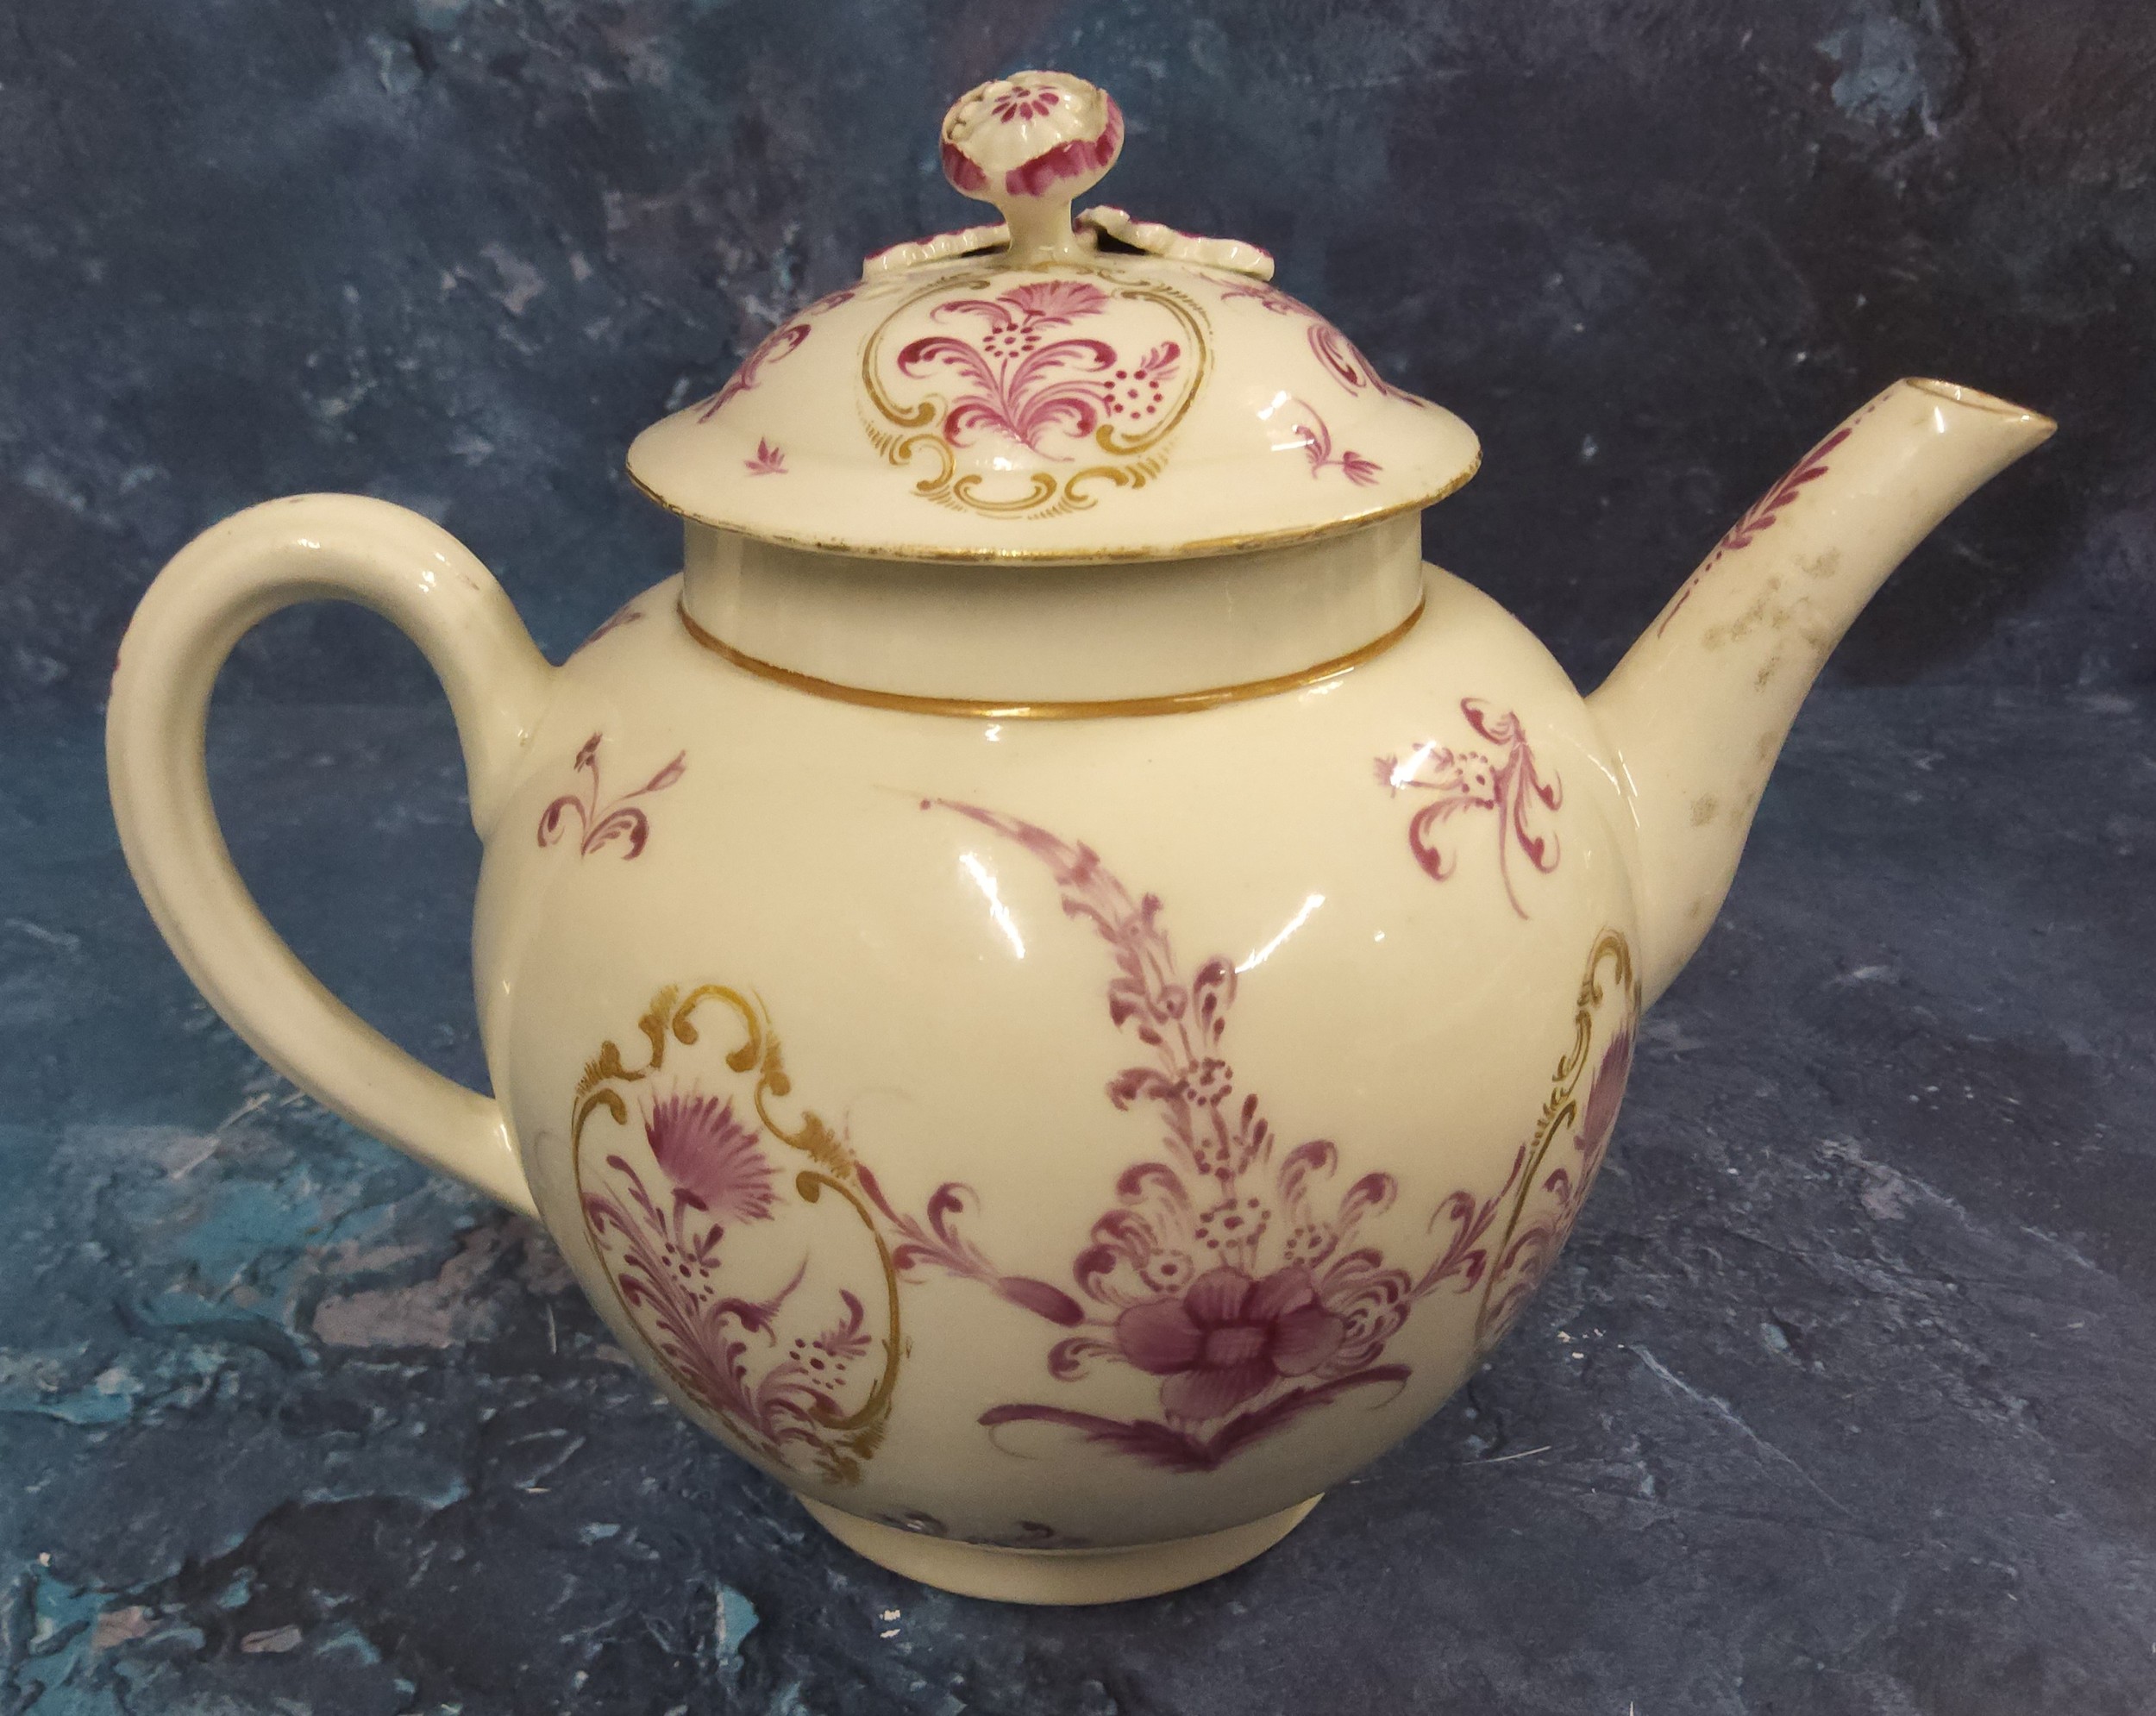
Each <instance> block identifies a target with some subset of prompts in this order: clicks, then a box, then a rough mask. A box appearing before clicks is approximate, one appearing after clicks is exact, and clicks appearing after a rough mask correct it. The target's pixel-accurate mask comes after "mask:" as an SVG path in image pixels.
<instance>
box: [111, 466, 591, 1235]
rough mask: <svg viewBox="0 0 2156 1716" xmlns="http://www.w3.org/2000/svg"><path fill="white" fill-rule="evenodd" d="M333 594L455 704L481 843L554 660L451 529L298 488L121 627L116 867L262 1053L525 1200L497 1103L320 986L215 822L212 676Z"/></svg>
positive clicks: (380, 504) (387, 1136)
mask: <svg viewBox="0 0 2156 1716" xmlns="http://www.w3.org/2000/svg"><path fill="white" fill-rule="evenodd" d="M325 597H337V598H343V599H345V600H348V601H353V602H358V603H360V604H362V605H364V606H366V607H369V608H372V609H373V610H374V611H376V612H377V613H379V614H381V615H383V616H384V617H385V618H387V619H389V620H391V621H392V622H393V623H395V624H396V625H398V626H399V627H401V628H402V629H404V631H405V632H406V633H407V634H409V635H410V636H411V638H412V640H413V641H414V642H416V643H417V644H418V645H419V647H420V648H421V649H422V650H423V651H425V653H426V656H427V660H428V661H429V662H430V663H432V664H433V667H434V670H435V672H436V673H438V674H439V675H440V676H441V678H442V686H443V687H444V688H445V689H446V690H447V691H448V693H449V705H450V707H451V708H452V709H453V710H454V711H455V714H456V723H457V735H458V736H459V738H460V739H461V741H462V742H463V747H464V761H465V768H466V771H467V773H468V775H469V776H470V782H471V799H472V820H473V824H475V825H476V826H477V827H478V829H479V833H480V835H481V836H482V837H484V836H485V835H486V832H487V830H489V829H490V828H491V827H492V824H493V820H494V817H495V816H496V814H497V812H498V809H499V807H500V805H501V802H502V799H503V798H504V796H505V794H506V792H507V791H508V789H509V787H510V786H511V779H512V773H513V770H514V767H515V764H516V761H517V757H518V756H519V755H520V754H521V753H522V752H523V748H524V745H525V742H527V740H528V739H529V738H530V735H531V732H532V730H533V728H534V727H535V726H536V724H537V722H538V719H539V716H540V713H541V711H542V710H543V709H544V708H545V706H546V702H547V698H548V692H549V690H550V681H551V680H552V677H553V673H554V669H553V668H551V667H548V665H547V661H546V659H545V657H543V656H542V655H541V654H539V651H538V649H537V648H536V647H535V646H534V645H533V643H532V642H531V639H530V636H528V635H527V634H526V633H525V631H524V628H523V623H521V622H520V621H519V620H518V619H517V614H516V611H515V610H514V609H513V608H511V606H510V604H509V598H507V597H506V596H505V595H504V594H503V593H502V590H501V586H499V585H498V584H496V583H495V581H494V579H493V578H492V576H491V575H490V574H489V573H488V572H487V570H486V567H483V566H481V565H480V564H479V561H477V560H476V559H474V558H473V555H472V554H471V552H470V550H468V549H467V548H465V547H464V545H463V544H462V543H461V542H458V541H457V540H456V538H455V537H454V536H452V535H449V534H448V531H446V530H443V529H441V528H440V527H439V526H437V525H436V524H434V523H430V522H429V520H427V519H425V518H423V517H420V516H419V515H418V514H417V513H416V512H408V511H406V510H404V508H403V507H400V506H392V505H391V504H389V503H387V502H386V501H379V500H369V499H367V498H364V497H362V496H359V495H298V496H294V497H293V498H291V499H288V500H274V501H269V502H266V503H265V504H262V505H260V506H255V507H250V508H249V509H248V510H246V511H245V512H241V513H238V514H235V516H234V517H230V518H228V519H227V520H225V522H224V523H222V524H219V525H217V526H216V527H215V528H214V529H210V530H207V531H204V533H203V534H202V535H200V536H197V538H196V539H195V540H194V541H193V542H190V543H189V544H188V545H187V546H186V547H185V548H183V549H181V550H180V552H179V554H177V555H175V556H174V557H173V559H172V563H171V564H170V565H168V566H167V567H166V568H165V570H164V571H163V572H161V573H159V574H158V576H157V579H156V581H155V582H154V583H153V584H152V585H151V586H150V588H149V592H148V593H147V595H146V596H144V597H143V598H142V605H141V607H140V608H139V609H137V610H136V611H135V619H134V621H133V623H131V624H130V625H129V626H128V632H127V636H126V638H125V639H124V641H123V642H122V644H121V648H120V665H119V669H118V671H117V672H116V673H115V674H114V676H113V681H112V704H111V708H110V712H109V714H108V716H107V717H106V723H105V761H106V767H107V769H108V771H109V773H110V780H111V786H112V806H113V811H114V812H115V814H116V817H117V818H118V821H119V825H120V843H121V846H122V849H123V850H124V851H125V852H126V854H127V860H128V868H129V869H130V870H131V871H132V872H133V873H134V875H135V885H136V886H138V887H140V888H141V890H142V898H143V899H145V900H146V901H147V902H148V904H149V908H150V915H151V916H152V917H154V918H155V919H156V920H157V927H158V928H159V929H160V930H162V931H163V932H164V936H165V939H166V941H167V942H168V943H171V945H172V951H173V953H175V954H176V955H179V962H180V964H181V965H182V966H184V967H185V968H186V971H187V974H188V976H190V977H191V978H192V979H193V980H194V981H195V984H196V986H197V987H198V988H199V989H200V990H201V991H202V993H203V994H204V997H205V998H206V999H208V1000H209V1002H210V1005H211V1006H213V1007H215V1008H216V1010H217V1011H218V1012H219V1013H221V1014H222V1015H223V1017H224V1019H225V1021H226V1023H228V1024H230V1025H231V1027H232V1028H233V1030H235V1031H237V1032H238V1033H239V1034H240V1036H241V1037H243V1038H245V1039H246V1041H247V1043H248V1046H249V1047H250V1048H252V1049H254V1051H255V1052H256V1053H257V1054H259V1055H261V1056H262V1058H263V1059H264V1060H266V1061H267V1062H269V1063H270V1064H271V1065H272V1066H273V1067H275V1068H277V1069H278V1071H279V1072H280V1073H282V1074H285V1076H286V1077H287V1078H289V1079H291V1080H292V1082H293V1083H295V1084H297V1085H298V1086H299V1087H300V1088H301V1089H303V1090H304V1091H305V1092H307V1093H308V1094H309V1095H310V1096H312V1097H314V1098H315V1099H317V1101H319V1102H321V1103H322V1104H323V1105H324V1106H326V1107H328V1108H330V1109H333V1110H335V1112H337V1113H339V1114H341V1115H342V1116H343V1117H344V1118H346V1119H348V1120H349V1121H351V1122H352V1123H353V1124H354V1125H356V1126H360V1127H362V1128H364V1129H365V1130H367V1131H369V1132H372V1133H373V1134H374V1136H375V1137H379V1138H380V1139H382V1140H383V1141H384V1142H385V1143H391V1144H393V1145H395V1146H396V1147H397V1148H398V1149H401V1150H404V1151H405V1152H407V1153H408V1154H409V1155H414V1156H417V1158H418V1159H419V1160H420V1161H422V1162H426V1163H428V1164H429V1165H430V1166H432V1167H435V1168H440V1169H442V1171H443V1172H444V1173H447V1174H454V1175H455V1176H456V1178H458V1179H459V1180H461V1181H465V1182H466V1183H467V1185H471V1186H474V1187H478V1188H479V1190H480V1191H482V1192H485V1193H487V1194H488V1195H489V1196H491V1197H494V1198H497V1199H500V1200H501V1201H502V1202H503V1203H505V1204H507V1205H509V1206H511V1207H512V1208H514V1209H518V1210H522V1211H524V1212H527V1213H536V1212H535V1211H534V1209H533V1204H532V1197H531V1190H530V1187H529V1186H528V1185H527V1184H526V1183H525V1181H524V1174H523V1169H522V1168H521V1167H520V1166H519V1165H518V1163H517V1151H516V1146H515V1144H514V1143H513V1141H512V1140H511V1137H510V1133H509V1128H508V1124H507V1123H506V1121H505V1119H504V1118H503V1114H502V1111H501V1109H500V1107H499V1105H498V1104H496V1103H494V1102H493V1101H492V1100H490V1099H487V1098H486V1097H483V1096H481V1095H479V1093H477V1092H475V1091H470V1090H467V1089H466V1088H465V1087H463V1086H462V1085H460V1084H456V1083H454V1082H453V1081H451V1080H448V1079H445V1078H443V1077H442V1074H439V1073H437V1072H435V1071H433V1070H432V1069H431V1068H428V1067H425V1066H423V1065H422V1064H421V1063H420V1062H417V1061H416V1060H414V1059H413V1058H412V1057H411V1055H407V1054H406V1053H405V1052H404V1050H403V1049H399V1048H398V1047H397V1045H396V1044H395V1043H392V1042H390V1040H389V1039H388V1038H387V1037H385V1036H382V1034H381V1033H380V1032H379V1031H377V1030H374V1029H373V1026H371V1025H369V1024H366V1023H365V1022H364V1021H363V1020H361V1019H360V1018H359V1017H358V1016H357V1015H356V1014H354V1012H353V1011H351V1010H350V1009H349V1008H348V1007H347V1006H345V1005H344V1004H343V1003H342V1002H341V1001H339V1000H338V999H336V998H335V996H333V995H331V994H330V993H329V991H328V990H327V989H325V988H323V986H322V985H321V983H320V982H318V981H317V980H316V978H315V976H314V974H312V973H311V972H310V971H309V970H308V969H307V968H306V967H305V966H304V965H302V964H301V963H300V962H299V961H298V958H297V956H295V955H294V954H293V953H292V950H291V949H290V948H288V947H286V946H285V943H284V942H283V941H282V940H281V939H280V938H279V936H278V934H277V932H276V931H275V930H273V929H271V928H270V926H269V924H268V922H267V920H266V919H265V918H264V917H263V916H262V914H261V911H260V908H259V907H257V906H256V905H255V904H254V899H253V897H252V896H251V895H250V894H249V893H248V891H247V885H246V884H245V883H243V882H242V881H241V880H240V876H239V873H238V872H237V871H236V870H235V869H234V868H233V867H232V858H231V855H230V854H229V852H228V851H227V850H226V849H225V843H224V836H223V835H222V832H221V831H220V830H218V827H217V818H216V811H215V810H214V809H213V808H212V806H211V805H210V781H209V776H208V773H207V771H206V770H205V768H204V757H203V740H204V730H205V728H206V725H207V723H208V719H209V713H210V688H211V686H213V685H214V684H215V683H216V677H217V669H218V668H219V667H222V665H223V663H224V659H225V657H226V656H227V655H229V654H230V653H231V651H232V647H233V645H234V644H235V643H237V642H239V641H240V639H241V636H243V635H244V634H245V633H246V632H247V631H248V629H249V628H250V627H252V626H253V625H254V624H255V623H257V622H258V621H260V620H262V619H265V618H266V617H268V616H269V615H271V614H273V613H274V612H276V611H278V610H279V608H284V607H288V606H290V605H291V604H292V603H295V602H305V601H311V600H316V599H318V598H325Z"/></svg>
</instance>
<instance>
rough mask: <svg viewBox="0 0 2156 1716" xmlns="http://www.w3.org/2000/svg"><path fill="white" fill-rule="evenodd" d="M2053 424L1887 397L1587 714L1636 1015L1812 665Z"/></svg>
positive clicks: (1835, 439) (1784, 485)
mask: <svg viewBox="0 0 2156 1716" xmlns="http://www.w3.org/2000/svg"><path fill="white" fill-rule="evenodd" d="M2056 427H2057V425H2055V424H2054V423H2053V422H2052V421H2051V419H2050V418H2048V417H2046V416H2040V415H2039V414H2038V413H2036V412H2034V411H2029V410H2023V409H2022V408H2021V407H2020V406H2018V405H2010V404H2007V403H2006V401H2004V400H2003V399H1996V398H1992V397H1991V396H1990V394H1988V393H1979V392H1977V391H1976V390H1975V389H1974V388H1969V387H1957V386H1955V385H1953V384H1952V383H1951V382H1945V381H1931V380H1922V379H1909V380H1903V381H1897V382H1896V383H1895V384H1894V385H1892V386H1891V387H1890V388H1888V389H1887V390H1886V391H1884V392H1883V393H1881V394H1880V395H1879V396H1878V397H1877V398H1875V399H1873V400H1872V401H1871V403H1870V404H1867V405H1865V407H1864V408H1863V409H1862V410H1859V411H1858V412H1857V413H1856V415H1855V416H1852V417H1851V418H1849V419H1848V421H1847V422H1846V423H1843V424H1842V425H1841V426H1840V427H1839V428H1838V429H1835V430H1834V431H1833V433H1832V434H1831V435H1828V436H1827V438H1826V439H1825V440H1824V441H1822V442H1820V443H1819V445H1818V446H1817V447H1815V448H1813V449H1812V450H1811V451H1810V452H1809V453H1808V454H1805V456H1804V458H1803V459H1802V460H1801V461H1799V463H1798V464H1797V466H1796V468H1795V469H1794V470H1792V471H1791V472H1790V473H1789V475H1787V476H1786V477H1784V478H1783V479H1782V480H1781V481H1780V482H1779V483H1777V484H1776V485H1775V486H1774V487H1773V488H1772V489H1771V490H1769V491H1768V492H1767V493H1766V494H1765V495H1764V497H1762V498H1761V499H1760V500H1759V501H1758V503H1757V504H1755V505H1754V506H1753V507H1752V510H1750V511H1748V512H1746V513H1745V516H1744V517H1742V518H1740V519H1739V520H1738V522H1737V523H1736V524H1735V525H1734V526H1733V528H1732V529H1730V531H1729V533H1728V534H1727V535H1725V536H1724V537H1723V538H1722V539H1721V541H1720V542H1719V543H1718V544H1716V546H1715V548H1714V552H1713V553H1711V554H1708V557H1707V559H1706V560H1705V561H1703V562H1702V564H1701V565H1700V567H1699V568H1698V570H1696V571H1695V572H1694V573H1693V574H1692V575H1691V577H1690V578H1689V579H1686V580H1685V582H1684V585H1683V587H1682V588H1681V589H1680V590H1678V592H1677V594H1676V595H1675V596H1673V597H1672V598H1670V603H1669V605H1668V606H1667V607H1665V608H1664V609H1663V611H1662V613H1661V615H1660V617H1658V619H1657V620H1656V622H1655V623H1654V624H1653V625H1651V627H1649V628H1648V629H1647V630H1646V632H1645V634H1644V635H1643V636H1641V637H1640V639H1639V642H1636V643H1634V644H1633V647H1632V648H1631V650H1630V651H1629V652H1628V653H1627V654H1626V656H1625V659H1624V660H1623V661H1620V663H1618V665H1617V668H1616V670H1615V671H1614V673H1611V674H1610V676H1609V678H1608V680H1605V681H1604V682H1603V684H1602V686H1601V688H1600V689H1599V690H1597V691H1596V692H1595V694H1594V695H1593V696H1592V697H1591V698H1589V700H1588V702H1589V708H1590V709H1592V710H1593V711H1594V712H1595V717H1596V719H1597V721H1598V722H1599V723H1600V724H1601V730H1602V733H1603V736H1605V738H1606V739H1607V741H1608V747H1609V760H1610V762H1611V766H1612V767H1613V769H1614V772H1615V773H1616V775H1617V778H1618V780H1619V782H1620V786H1622V787H1623V789H1624V791H1625V792H1626V797H1627V799H1628V800H1629V801H1630V804H1631V805H1632V809H1633V817H1634V819H1635V821H1636V823H1637V826H1638V831H1639V870H1638V874H1639V878H1640V882H1639V888H1640V898H1639V908H1640V914H1641V917H1640V922H1641V932H1642V934H1641V939H1642V943H1643V949H1642V950H1643V955H1644V959H1643V971H1642V978H1643V980H1644V985H1645V994H1646V999H1648V1000H1649V1001H1651V1000H1652V999H1654V998H1655V997H1656V996H1658V995H1659V994H1660V993H1662V991H1663V990H1664V989H1665V988H1667V987H1668V986H1669V983H1670V979H1672V978H1673V977H1675V976H1676V975H1677V972H1678V971H1679V970H1681V969H1682V968H1683V965H1684V962H1685V961H1687V960H1689V958H1690V957H1691V956H1692V954H1693V952H1694V950H1695V949H1697V948H1698V946H1699V944H1700V942H1701V940H1702V937H1704V936H1705V935H1706V934H1707V930H1708V925H1709V924H1712V923H1713V922H1714V914H1715V912H1716V911H1719V910H1720V906H1721V903H1722V899H1723V897H1724V896H1725V895H1726V894H1727V892H1729V885H1730V882H1731V880H1732V879H1733V877H1734V875H1735V874H1736V869H1737V861H1738V859H1739V856H1740V855H1742V853H1743V851H1744V844H1745V836H1746V835H1747V834H1748V833H1749V832H1750V830H1751V828H1752V813H1753V811H1755V810H1756V809H1757V808H1758V803H1759V792H1760V788H1761V787H1762V786H1764V784H1765V781H1766V778H1767V773H1768V771H1769V770H1771V768H1772V767H1774V760H1775V758H1776V757H1777V755H1779V754H1780V752H1781V749H1782V742H1783V739H1785V738H1786V737H1787V736H1788V735H1789V723H1791V722H1792V721H1793V720H1794V719H1795V718H1796V710H1797V705H1799V704H1800V703H1802V701H1803V699H1804V694H1805V692H1807V691H1808V690H1809V689H1810V688H1811V684H1812V681H1813V680H1814V677H1816V676H1817V674H1818V673H1819V670H1820V667H1821V665H1822V664H1823V663H1824V662H1825V661H1826V660H1827V655H1828V654H1829V653H1830V652H1831V651H1832V650H1833V647H1834V645H1835V644H1836V643H1838V642H1839V641H1840V639H1841V636H1842V634H1843V633H1844V632H1845V631H1846V630H1847V629H1849V624H1850V622H1851V621H1852V620H1854V619H1855V618H1856V617H1857V615H1858V612H1859V611H1862V609H1863V607H1864V605H1865V603H1866V602H1868V601H1870V600H1871V597H1872V595H1873V593H1874V592H1877V589H1878V588H1879V586H1880V585H1881V584H1883V582H1885V580H1886V578H1887V574H1888V573H1891V572H1892V571H1893V570H1894V568H1895V567H1897V566H1899V565H1900V564H1901V563H1902V558H1903V557H1904V556H1905V555H1906V554H1908V551H1909V550H1910V549H1911V548H1915V546H1916V544H1917V543H1918V542H1921V540H1922V539H1923V537H1924V536H1925V535H1927V533H1928V532H1929V531H1930V530H1931V529H1932V527H1933V526H1934V525H1935V524H1937V523H1939V521H1940V519H1942V518H1944V517H1946V514H1947V513H1949V512H1951V511H1952V510H1953V509H1954V508H1955V507H1956V506H1958V505H1959V504H1960V503H1961V502H1962V500H1963V499H1964V498H1966V497H1967V496H1968V495H1969V494H1970V493H1971V492H1973V491H1974V490H1975V489H1976V488H1977V485H1979V484H1982V483H1984V482H1985V481H1987V480H1988V479H1990V478H1991V477H1993V476H1995V475H1996V474H1997V473H1999V472H2000V471H2002V470H2003V469H2005V467H2007V466H2009V465H2010V464H2011V463H2013V461H2014V460H2016V459H2018V458H2020V457H2021V454H2024V453H2027V452H2028V451H2030V450H2031V449H2032V448H2035V447H2037V446H2039V445H2040V444H2041V443H2042V442H2044V441H2045V440H2046V439H2047V438H2048V437H2049V436H2050V435H2051V433H2052V431H2053V429H2055V428H2056Z"/></svg>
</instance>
